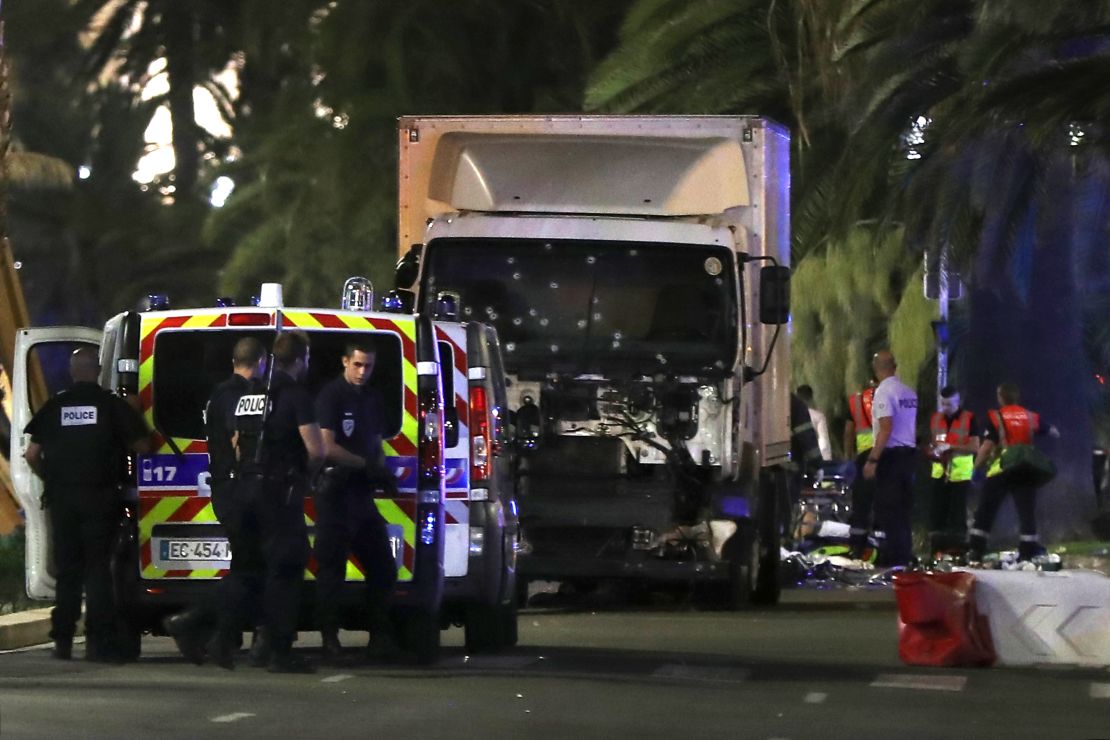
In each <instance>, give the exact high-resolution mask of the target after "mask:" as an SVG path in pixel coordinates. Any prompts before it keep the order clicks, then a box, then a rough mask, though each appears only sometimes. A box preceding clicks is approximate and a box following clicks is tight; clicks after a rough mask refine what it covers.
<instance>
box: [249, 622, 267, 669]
mask: <svg viewBox="0 0 1110 740" xmlns="http://www.w3.org/2000/svg"><path fill="white" fill-rule="evenodd" d="M249 662H250V664H251V667H253V668H265V667H266V666H267V664H269V662H270V632H269V630H268V629H266V627H257V628H256V629H255V630H254V636H253V637H252V638H251V651H250V658H249Z"/></svg>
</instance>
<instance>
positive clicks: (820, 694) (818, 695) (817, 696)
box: [805, 691, 829, 704]
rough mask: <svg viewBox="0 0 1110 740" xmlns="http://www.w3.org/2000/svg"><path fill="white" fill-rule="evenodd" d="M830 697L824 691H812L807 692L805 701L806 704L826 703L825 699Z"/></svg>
mask: <svg viewBox="0 0 1110 740" xmlns="http://www.w3.org/2000/svg"><path fill="white" fill-rule="evenodd" d="M828 698H829V695H828V694H826V693H825V692H824V691H811V692H809V693H808V694H806V698H805V703H806V704H822V703H824V701H825V699H828Z"/></svg>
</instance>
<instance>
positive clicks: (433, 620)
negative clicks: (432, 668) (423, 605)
mask: <svg viewBox="0 0 1110 740" xmlns="http://www.w3.org/2000/svg"><path fill="white" fill-rule="evenodd" d="M404 617H405V618H404V623H403V625H402V629H401V639H402V645H403V647H404V648H405V649H407V650H409V651H411V652H412V653H414V654H415V655H416V662H417V663H419V664H420V665H432V664H433V663H435V662H436V661H438V660H439V615H437V614H435V613H433V612H430V611H428V610H427V609H413V610H412V611H409V612H407V613H406V614H405V615H404Z"/></svg>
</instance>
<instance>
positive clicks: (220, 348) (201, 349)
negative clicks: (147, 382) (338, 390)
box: [153, 329, 405, 439]
mask: <svg viewBox="0 0 1110 740" xmlns="http://www.w3.org/2000/svg"><path fill="white" fill-rule="evenodd" d="M368 335H369V336H370V337H372V338H373V340H374V344H375V346H376V347H377V358H376V362H375V364H374V374H373V375H372V376H371V377H370V384H371V385H372V386H374V387H376V388H377V389H378V391H379V392H380V393H381V394H382V399H383V401H384V409H385V419H384V420H383V430H384V431H383V436H384V437H385V438H386V439H389V438H390V437H394V436H396V435H397V434H398V433H399V432H400V430H401V419H402V416H403V413H404V411H403V410H404V398H405V394H404V380H403V376H402V364H401V357H402V350H401V340H400V338H399V337H398V336H397V335H396V334H393V333H391V332H365V331H310V332H309V337H310V339H311V355H310V356H311V360H310V362H309V371H308V377H307V378H306V385H307V386H308V389H309V391H310V392H311V393H312V394H313V395H315V394H316V393H317V392H318V391H319V390H320V388H321V387H323V385H324V384H325V383H327V382H329V381H330V380H332V379H333V378H335V377H338V376H339V375H340V373H342V371H343V362H342V358H343V353H344V350H345V348H346V344H347V342H348V341H349V340H352V339H358V338H365V337H366V336H368ZM248 336H253V337H255V338H257V339H259V340H260V341H261V342H262V343H263V344H264V345H265V346H266V347H267V348H268V347H270V345H271V344H272V342H273V337H274V332H273V330H271V329H268V330H261V331H259V330H243V329H226V330H212V329H203V330H176V329H165V330H163V331H161V332H159V333H158V336H157V338H156V339H155V344H154V363H155V364H154V388H153V403H154V423H155V425H156V426H157V428H158V431H159V432H161V433H162V434H163V435H166V436H170V437H180V438H183V439H204V416H203V414H204V406H205V404H207V403H208V398H209V396H211V395H212V390H213V389H214V388H215V387H216V385H217V384H219V383H220V382H222V381H223V380H225V379H226V378H227V377H228V376H230V375H231V351H232V348H233V347H234V346H235V343H236V342H237V341H239V340H240V339H241V338H243V337H248Z"/></svg>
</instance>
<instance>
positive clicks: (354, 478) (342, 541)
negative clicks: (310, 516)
mask: <svg viewBox="0 0 1110 740" xmlns="http://www.w3.org/2000/svg"><path fill="white" fill-rule="evenodd" d="M316 412H317V417H318V419H319V422H320V428H321V429H328V430H331V431H332V432H334V434H335V440H336V443H337V444H338V445H339V446H340V447H342V448H343V449H345V450H347V451H348V452H351V453H353V454H355V455H359V456H360V457H363V458H365V459H366V460H367V461H368V466H367V469H364V470H347V471H343V470H341V469H332V470H331V471H330V473H331V475H330V476H327V477H326V480H328V479H330V480H328V483H327V484H326V485H324V486H321V487H320V488H319V489H318V490H317V491H316V495H315V503H316V562H317V565H318V569H317V571H316V589H317V590H316V619H317V622H318V624H319V627H320V631H321V632H322V633H324V634H325V635H333V636H334V634H335V633H336V632H337V631H338V629H339V628H340V626H341V625H340V616H339V608H340V604H341V603H342V594H343V584H344V582H345V580H346V570H347V556H348V553H352V554H354V556H355V557H356V558H357V559H358V561H359V563H360V564H361V565H362V568H363V571H364V572H365V576H366V592H365V598H366V604H367V607H368V609H369V612H370V619H371V622H372V624H371V627H372V630H373V627H374V626H375V624H374V623H377V626H378V628H379V629H381V628H383V627H385V624H384V620H385V618H386V617H385V599H386V596H387V595H388V593H389V592H390V590H391V589H392V588H393V584H394V583H395V582H396V579H397V567H396V561H395V560H394V556H393V550H392V548H391V547H390V543H389V535H388V533H387V529H386V523H385V520H384V519H383V518H382V515H381V514H380V513H379V512H378V508H377V506H375V505H374V490H375V489H376V488H385V489H386V490H387V491H393V490H395V485H394V484H393V478H392V476H391V475H390V473H389V472H388V471H387V470H386V469H385V467H384V464H383V463H384V460H383V454H382V431H383V430H382V419H383V401H382V397H381V394H380V393H379V392H378V390H377V389H376V388H373V387H371V386H369V385H361V386H359V385H355V384H353V383H350V382H348V381H347V380H346V379H345V378H344V377H343V376H342V375H341V376H339V377H337V378H336V379H335V380H333V381H331V382H330V383H328V384H327V385H326V386H324V388H323V389H322V390H321V391H320V394H319V396H317V399H316ZM332 476H334V478H333V477H332Z"/></svg>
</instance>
